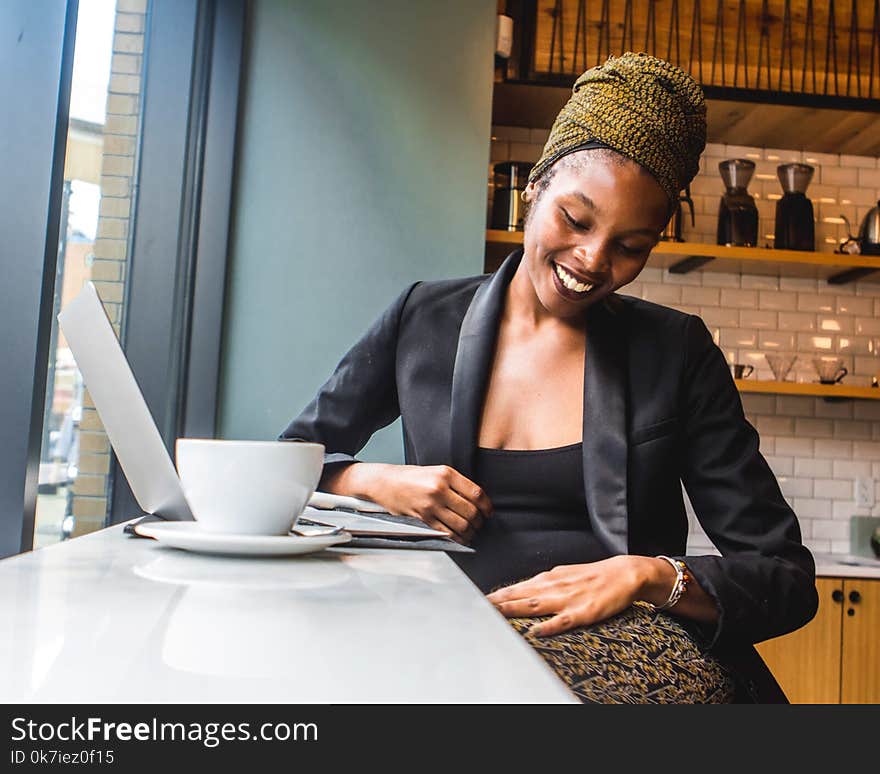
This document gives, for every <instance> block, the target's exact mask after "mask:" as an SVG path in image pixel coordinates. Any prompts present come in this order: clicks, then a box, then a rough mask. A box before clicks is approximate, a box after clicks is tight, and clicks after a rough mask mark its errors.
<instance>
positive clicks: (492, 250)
mask: <svg viewBox="0 0 880 774" xmlns="http://www.w3.org/2000/svg"><path fill="white" fill-rule="evenodd" d="M522 239H523V235H522V232H521V231H499V230H496V229H488V230H487V231H486V264H487V265H486V269H487V270H488V271H494V270H495V269H496V268H497V264H495V265H493V263H494V262H496V261H497V262H499V263H500V261H499V260H498V259H499V257H500V258H501V259H503V257H504V255H506V254H507V253H509V252H510V251H512V250H514V249H515V246H516V245H521V244H522ZM648 265H649V266H653V267H655V268H660V269H669V271H671V272H673V273H677V274H686V273H688V272H690V271H698V270H703V271H717V272H723V273H725V274H764V275H782V276H786V277H808V278H812V279H823V280H826V281H827V282H828V283H829V284H843V283H845V282H851V281H853V280H855V279H860V280H865V281H866V282H880V256H878V255H842V254H839V253H816V252H807V251H802V250H773V249H770V248H766V247H725V246H724V245H713V244H705V243H700V242H659V243H658V244H657V245H656V246H655V247H654V249H653V250H652V251H651V256H650V257H649V259H648Z"/></svg>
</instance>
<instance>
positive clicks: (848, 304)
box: [837, 296, 880, 317]
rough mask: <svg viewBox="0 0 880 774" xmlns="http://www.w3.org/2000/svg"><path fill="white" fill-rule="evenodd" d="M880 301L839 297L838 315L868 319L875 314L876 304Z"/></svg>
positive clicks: (856, 297)
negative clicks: (859, 316) (858, 316)
mask: <svg viewBox="0 0 880 774" xmlns="http://www.w3.org/2000/svg"><path fill="white" fill-rule="evenodd" d="M878 300H880V299H873V298H864V297H860V296H838V297H837V313H838V314H850V315H856V314H857V315H861V316H863V317H868V316H871V315H873V314H874V304H875V303H876V302H877V301H878Z"/></svg>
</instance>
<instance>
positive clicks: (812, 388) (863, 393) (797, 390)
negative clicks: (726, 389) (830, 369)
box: [734, 379, 880, 400]
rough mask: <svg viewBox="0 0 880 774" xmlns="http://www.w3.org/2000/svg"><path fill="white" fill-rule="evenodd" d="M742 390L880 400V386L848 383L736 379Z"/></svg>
mask: <svg viewBox="0 0 880 774" xmlns="http://www.w3.org/2000/svg"><path fill="white" fill-rule="evenodd" d="M734 382H736V386H737V388H738V389H739V391H740V392H753V393H769V394H772V395H808V396H812V397H819V398H829V399H831V400H842V399H856V400H880V387H856V386H853V385H846V384H819V383H818V382H815V383H814V382H771V381H759V380H757V379H734Z"/></svg>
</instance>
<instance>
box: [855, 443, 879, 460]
mask: <svg viewBox="0 0 880 774" xmlns="http://www.w3.org/2000/svg"><path fill="white" fill-rule="evenodd" d="M853 457H855V458H856V459H863V460H878V459H880V443H875V442H874V441H853Z"/></svg>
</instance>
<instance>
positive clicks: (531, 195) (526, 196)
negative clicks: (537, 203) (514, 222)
mask: <svg viewBox="0 0 880 774" xmlns="http://www.w3.org/2000/svg"><path fill="white" fill-rule="evenodd" d="M519 198H520V199H522V200H523V201H524V202H526V203H527V204H531V203H532V202H533V201H534V200H535V183H534V182H531V183H529V184H528V185H527V186H526V187H525V188H523V192H522V193H521V194H520V195H519Z"/></svg>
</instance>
